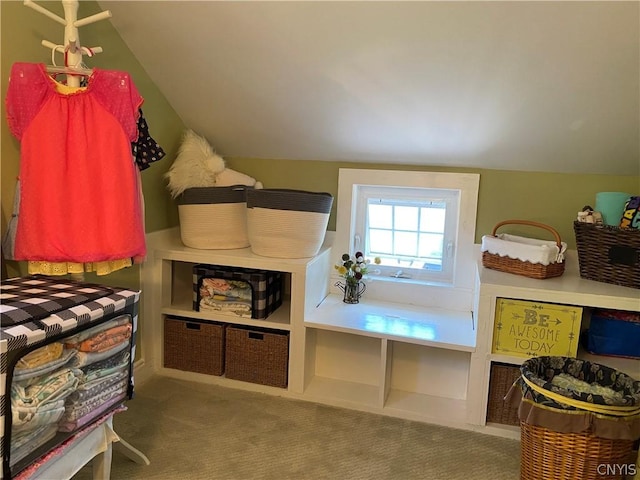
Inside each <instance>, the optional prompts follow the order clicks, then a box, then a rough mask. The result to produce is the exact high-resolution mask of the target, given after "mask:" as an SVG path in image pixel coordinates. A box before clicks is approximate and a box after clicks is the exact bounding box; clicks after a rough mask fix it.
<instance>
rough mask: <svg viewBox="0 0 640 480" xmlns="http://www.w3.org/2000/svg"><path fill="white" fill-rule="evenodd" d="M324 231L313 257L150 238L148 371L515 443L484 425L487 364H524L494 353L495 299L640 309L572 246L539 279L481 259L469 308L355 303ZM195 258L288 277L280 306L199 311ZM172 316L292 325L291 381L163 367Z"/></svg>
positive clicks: (623, 363) (511, 431)
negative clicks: (556, 272) (581, 261)
mask: <svg viewBox="0 0 640 480" xmlns="http://www.w3.org/2000/svg"><path fill="white" fill-rule="evenodd" d="M327 238H328V241H327V242H325V245H324V246H323V247H322V248H321V250H320V252H319V253H318V255H317V256H315V257H313V258H305V259H278V258H268V257H261V256H258V255H255V254H253V253H252V252H251V249H250V248H246V249H237V250H196V249H192V248H188V247H185V246H184V245H183V244H182V242H181V240H180V234H179V230H178V229H177V228H174V229H169V230H164V231H161V232H155V233H153V234H150V235H149V239H148V244H149V257H150V258H149V260H148V262H147V263H146V264H145V265H144V268H143V288H142V291H143V311H142V328H141V331H142V342H141V343H142V349H143V356H144V365H145V367H151V368H150V370H151V371H152V372H153V373H157V374H161V375H166V376H171V377H175V378H183V379H189V380H196V381H200V382H209V383H216V384H220V385H225V386H229V387H233V388H244V389H249V390H254V391H261V392H264V393H268V394H273V395H281V396H289V397H293V398H300V399H305V400H309V401H315V402H319V403H324V404H328V405H334V406H341V407H346V408H353V409H358V410H363V411H368V412H373V413H378V414H382V415H390V416H396V417H401V418H407V419H412V420H419V421H425V422H430V423H436V424H440V425H448V426H455V427H459V428H466V429H469V430H480V431H484V432H486V433H490V434H496V435H503V436H508V437H513V438H517V437H518V436H519V429H518V428H517V427H515V428H514V427H510V426H502V425H494V424H490V425H487V424H486V420H485V419H486V411H487V396H488V388H489V373H490V369H491V363H492V362H500V363H507V364H511V365H520V364H521V363H522V362H523V361H524V360H525V359H524V358H520V357H515V356H505V355H499V354H494V353H492V351H491V344H492V334H493V321H494V317H495V308H496V307H495V305H496V301H497V299H498V298H509V299H517V300H530V301H537V302H547V303H557V304H565V305H572V306H581V307H586V308H585V312H588V311H589V308H591V307H602V308H614V309H619V310H630V311H640V294H639V293H640V292H639V291H638V290H635V289H631V288H626V287H619V286H615V285H609V284H604V283H599V282H594V281H590V280H585V279H582V278H580V276H579V274H578V267H577V266H578V261H577V258H576V256H575V252H569V255H568V258H567V267H566V271H565V273H564V275H563V276H562V277H559V278H554V279H544V280H535V279H529V278H526V277H522V276H518V275H513V274H508V273H501V272H497V271H493V270H488V269H485V268H484V267H482V264H481V261H480V259H479V258H480V256H479V255H478V263H477V268H476V272H475V273H476V287H475V292H474V293H475V302H474V310H473V311H464V310H460V311H456V310H446V309H440V308H430V307H418V306H413V305H405V304H400V303H386V302H378V301H376V300H375V299H373V298H370V297H369V296H367V295H366V294H365V295H364V297H363V299H362V300H361V301H360V303H359V304H355V305H349V304H344V303H343V302H342V298H341V296H340V295H336V294H330V293H329V290H330V289H329V283H330V272H331V269H332V265H333V263H334V262H335V258H333V257H334V256H335V255H332V253H331V248H330V242H331V234H330V233H328V234H327ZM478 253H479V252H478ZM199 263H205V264H212V265H223V266H231V267H239V268H257V269H263V270H271V271H279V272H282V273H283V274H284V276H285V301H284V303H283V305H282V306H281V307H280V308H279V309H278V310H277V311H276V312H274V313H273V314H272V315H270V316H269V317H268V318H267V319H265V320H258V319H246V318H240V317H235V316H231V315H223V314H217V313H215V312H195V311H194V310H193V304H192V302H193V278H192V271H193V266H194V265H196V264H199ZM425 288H426V287H425ZM587 314H588V313H587ZM167 315H171V316H178V317H184V318H187V319H197V320H211V321H216V322H222V323H229V324H240V325H249V326H252V327H265V328H269V329H276V330H281V331H286V332H288V333H289V366H288V368H289V371H288V373H289V384H288V386H287V388H285V389H282V388H274V387H267V386H262V385H257V384H252V383H247V382H239V381H236V380H230V379H226V378H225V377H224V376H221V377H217V376H211V375H203V374H196V373H191V372H182V371H179V370H173V369H168V368H165V367H164V366H163V351H162V350H163V332H162V329H163V323H164V322H163V319H164V318H165V316H167ZM578 355H579V356H580V357H582V358H586V359H590V360H592V361H597V362H599V363H604V364H607V365H610V366H612V367H614V368H617V369H619V370H622V371H625V372H626V373H629V374H631V375H632V376H634V377H636V378H640V361H639V360H633V359H622V358H615V357H603V356H594V355H591V354H588V353H585V352H583V351H582V350H580V351H579V353H578ZM147 370H149V368H147Z"/></svg>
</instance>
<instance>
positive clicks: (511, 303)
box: [492, 298, 582, 358]
mask: <svg viewBox="0 0 640 480" xmlns="http://www.w3.org/2000/svg"><path fill="white" fill-rule="evenodd" d="M581 323H582V307H574V306H569V305H556V304H552V303H542V302H530V301H525V300H510V299H508V298H498V299H497V301H496V314H495V322H494V325H493V346H492V352H493V353H499V354H502V355H512V356H517V357H527V358H529V357H540V356H546V355H553V356H565V357H575V356H576V353H577V352H578V339H579V336H580V324H581Z"/></svg>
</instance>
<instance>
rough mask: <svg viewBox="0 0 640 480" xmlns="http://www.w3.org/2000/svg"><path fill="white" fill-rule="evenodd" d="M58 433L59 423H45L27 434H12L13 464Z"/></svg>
mask: <svg viewBox="0 0 640 480" xmlns="http://www.w3.org/2000/svg"><path fill="white" fill-rule="evenodd" d="M56 433H58V425H57V424H55V423H54V424H50V425H45V426H43V427H41V428H38V429H37V430H34V431H33V432H29V433H28V434H27V435H12V436H11V465H15V464H16V463H17V462H19V461H20V460H22V459H23V458H24V457H26V456H27V455H29V454H30V453H31V452H33V451H34V450H35V449H36V448H38V447H39V446H40V445H44V444H45V443H47V442H48V441H49V440H51V439H52V438H53V437H55V436H56Z"/></svg>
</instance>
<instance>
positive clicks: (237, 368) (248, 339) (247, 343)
mask: <svg viewBox="0 0 640 480" xmlns="http://www.w3.org/2000/svg"><path fill="white" fill-rule="evenodd" d="M225 352H226V353H225V357H226V362H225V363H226V374H225V375H226V377H227V378H231V379H234V380H242V381H244V382H251V383H259V384H261V385H270V386H272V387H280V388H286V387H287V380H288V366H289V332H285V331H277V330H267V329H255V328H250V327H240V326H235V325H234V326H228V327H227V340H226V347H225Z"/></svg>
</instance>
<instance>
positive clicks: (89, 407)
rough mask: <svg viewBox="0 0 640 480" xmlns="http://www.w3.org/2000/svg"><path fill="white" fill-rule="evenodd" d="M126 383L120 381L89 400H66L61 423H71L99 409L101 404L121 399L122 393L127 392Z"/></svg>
mask: <svg viewBox="0 0 640 480" xmlns="http://www.w3.org/2000/svg"><path fill="white" fill-rule="evenodd" d="M127 385H128V382H127V381H126V380H121V381H119V382H117V383H115V384H113V385H111V386H109V387H107V388H105V389H104V390H102V391H101V392H99V393H98V394H97V395H95V396H93V397H89V398H85V399H84V400H82V401H74V400H69V399H67V402H66V404H65V412H64V415H63V416H62V421H63V422H72V421H75V420H77V419H79V418H81V417H84V416H85V415H87V414H89V413H91V412H92V411H93V410H95V409H96V408H98V407H100V405H102V404H103V403H105V402H107V401H109V400H111V399H112V398H115V397H121V396H122V394H123V393H126V391H127Z"/></svg>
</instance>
